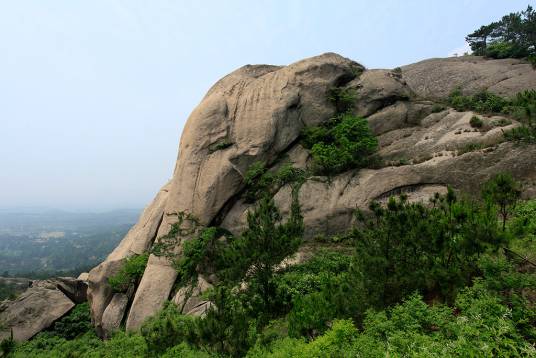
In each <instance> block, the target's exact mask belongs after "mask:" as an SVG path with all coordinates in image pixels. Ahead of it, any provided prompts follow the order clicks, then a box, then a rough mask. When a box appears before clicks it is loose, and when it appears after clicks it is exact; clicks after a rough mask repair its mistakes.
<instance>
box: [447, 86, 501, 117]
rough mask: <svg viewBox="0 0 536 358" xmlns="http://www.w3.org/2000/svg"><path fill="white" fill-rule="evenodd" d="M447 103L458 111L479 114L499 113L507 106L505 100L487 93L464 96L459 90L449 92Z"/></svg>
mask: <svg viewBox="0 0 536 358" xmlns="http://www.w3.org/2000/svg"><path fill="white" fill-rule="evenodd" d="M448 101H449V104H450V105H451V106H452V107H453V108H454V109H456V110H458V111H468V110H474V111H476V112H479V113H501V112H502V111H503V109H505V108H506V107H507V106H508V104H509V103H508V100H506V99H505V98H502V97H501V96H498V95H496V94H493V93H491V92H488V91H481V92H478V93H476V94H475V95H473V96H464V95H463V94H462V92H461V90H460V89H459V88H457V89H455V90H454V91H452V92H451V94H450V95H449V99H448Z"/></svg>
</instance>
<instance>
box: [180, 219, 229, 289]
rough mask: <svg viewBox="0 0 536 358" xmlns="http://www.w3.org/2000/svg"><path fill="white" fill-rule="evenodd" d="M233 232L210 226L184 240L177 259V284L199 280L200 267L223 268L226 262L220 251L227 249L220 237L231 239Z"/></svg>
mask: <svg viewBox="0 0 536 358" xmlns="http://www.w3.org/2000/svg"><path fill="white" fill-rule="evenodd" d="M231 236H232V235H231V233H230V232H228V231H227V230H224V229H221V228H217V227H209V228H206V229H203V230H202V231H201V232H200V234H199V235H198V236H197V237H196V238H194V239H191V240H187V241H185V242H184V245H183V249H182V255H180V256H179V257H178V258H177V259H176V260H175V261H174V264H175V268H176V269H177V272H178V277H177V284H178V285H179V286H186V285H187V284H193V283H195V282H196V281H197V274H198V268H199V267H204V269H205V270H208V269H214V270H218V269H221V268H222V267H223V266H224V265H225V263H224V262H222V261H221V260H222V257H221V255H219V253H221V252H223V251H224V250H225V244H226V242H224V241H222V240H220V239H222V238H223V239H230V238H231Z"/></svg>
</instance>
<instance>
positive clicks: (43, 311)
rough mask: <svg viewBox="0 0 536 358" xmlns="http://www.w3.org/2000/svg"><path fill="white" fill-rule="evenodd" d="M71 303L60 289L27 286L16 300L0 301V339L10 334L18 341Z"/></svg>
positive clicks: (61, 312) (25, 338)
mask: <svg viewBox="0 0 536 358" xmlns="http://www.w3.org/2000/svg"><path fill="white" fill-rule="evenodd" d="M73 307H74V303H73V302H72V301H71V300H70V299H69V298H67V296H65V295H64V294H63V293H62V292H61V291H59V290H57V289H55V288H53V289H50V288H46V287H43V286H41V287H40V286H37V287H31V288H29V289H27V290H26V291H25V292H24V293H22V294H21V295H20V296H19V297H18V298H17V299H16V300H14V301H12V302H8V303H7V304H5V305H3V306H2V308H1V311H0V321H1V322H2V324H3V326H4V328H2V329H1V330H0V341H2V340H3V339H7V338H9V337H10V334H11V333H10V330H13V339H14V340H15V341H17V342H22V341H25V340H28V339H30V338H32V337H33V336H34V335H36V334H37V333H39V332H41V331H42V330H43V329H46V328H48V327H50V325H52V323H54V322H55V321H56V320H58V319H59V318H61V317H62V316H64V315H65V314H66V313H67V312H69V311H70V310H71V309H72V308H73Z"/></svg>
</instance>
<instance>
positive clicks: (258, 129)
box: [88, 54, 536, 334]
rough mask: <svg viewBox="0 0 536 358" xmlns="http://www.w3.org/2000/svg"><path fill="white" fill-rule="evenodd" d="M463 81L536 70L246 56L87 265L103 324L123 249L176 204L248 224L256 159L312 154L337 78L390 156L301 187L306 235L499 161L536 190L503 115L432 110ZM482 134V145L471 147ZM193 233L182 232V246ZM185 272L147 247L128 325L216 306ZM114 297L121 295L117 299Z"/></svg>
mask: <svg viewBox="0 0 536 358" xmlns="http://www.w3.org/2000/svg"><path fill="white" fill-rule="evenodd" d="M457 86H461V88H462V90H464V91H466V93H474V92H476V91H478V90H481V89H486V88H487V89H489V90H491V91H494V92H496V93H499V94H501V95H506V96H511V95H514V94H515V93H516V92H518V91H520V90H523V89H533V88H536V71H534V70H532V68H530V65H528V64H526V63H523V62H521V61H519V60H485V59H482V58H479V57H473V56H468V57H461V58H449V59H432V60H427V61H422V62H419V63H416V64H413V65H408V66H404V67H403V68H402V70H401V71H398V70H396V71H394V70H393V71H391V70H364V68H363V67H362V66H361V65H359V64H357V63H355V62H353V61H351V60H349V59H346V58H343V57H341V56H339V55H336V54H324V55H321V56H317V57H313V58H309V59H305V60H303V61H299V62H296V63H294V64H291V65H289V66H285V67H278V66H267V65H260V66H249V65H248V66H244V67H242V68H240V69H238V70H236V71H234V72H232V73H231V74H229V75H227V76H225V77H224V78H222V79H221V80H220V81H218V82H217V83H216V84H215V85H214V86H213V87H212V88H211V89H210V90H209V91H208V93H207V94H206V96H205V97H204V98H203V100H202V102H201V103H200V104H199V106H198V107H197V108H196V109H195V110H194V111H193V112H192V114H191V115H190V117H189V119H188V122H187V123H186V126H185V128H184V132H183V134H182V137H181V142H180V148H179V156H178V159H177V163H176V167H175V171H174V174H173V178H172V179H171V181H170V182H169V183H168V184H167V185H166V186H165V187H164V188H163V189H162V190H161V191H160V192H159V194H158V195H157V197H156V198H155V200H154V201H153V203H152V204H151V205H150V206H149V207H148V208H147V209H146V210H145V211H144V213H143V215H142V217H141V218H140V222H139V223H138V224H136V226H135V227H134V228H133V229H132V230H131V231H130V232H129V233H128V234H127V236H126V237H125V238H124V239H123V241H122V242H121V244H120V245H119V246H118V247H117V248H116V249H115V250H114V251H113V252H112V254H110V256H109V257H108V258H107V259H106V260H105V261H104V262H103V263H102V264H101V265H99V266H97V267H96V268H94V269H93V270H92V271H91V272H90V273H89V289H88V297H89V300H90V302H91V310H92V317H93V321H94V323H95V325H96V327H97V330H98V332H100V333H101V334H103V333H105V332H104V331H106V330H107V329H108V328H107V327H108V325H106V327H103V323H102V320H103V313H104V312H105V310H106V311H108V308H107V307H108V306H109V305H110V302H112V301H114V299H115V297H116V296H113V292H112V291H111V288H110V287H109V285H108V283H107V278H108V277H110V275H113V274H114V273H116V272H117V271H118V270H119V269H120V267H121V264H122V262H123V259H124V258H125V257H128V256H129V255H132V254H134V253H138V254H139V253H142V252H143V251H145V250H147V249H149V248H150V247H151V245H152V244H153V242H154V240H155V239H156V241H158V238H159V237H161V236H163V235H165V234H166V233H168V232H169V230H170V227H171V225H172V224H173V223H175V222H176V220H177V215H176V214H177V213H178V212H183V211H184V212H188V213H191V214H193V215H194V216H195V217H197V218H198V219H199V220H200V222H201V224H204V225H214V224H216V225H220V226H223V227H225V228H228V229H229V230H231V231H233V232H235V233H239V232H240V231H241V230H242V229H243V228H244V225H245V218H246V213H247V210H249V209H250V208H251V205H249V204H246V203H245V202H244V201H243V200H242V199H241V198H240V193H241V191H242V189H243V187H244V183H243V176H244V173H245V172H246V170H247V168H248V167H249V166H250V165H251V164H252V163H254V162H255V161H258V160H261V161H264V162H266V163H267V164H268V166H270V167H272V168H274V167H277V166H278V165H280V164H281V163H278V162H277V160H278V158H281V157H285V158H288V160H290V161H291V162H292V163H294V165H295V166H297V167H301V168H306V167H307V166H308V165H309V163H310V160H311V159H310V155H309V153H308V151H307V150H305V149H304V148H303V147H302V146H301V145H300V144H299V134H300V131H301V130H302V128H303V127H304V126H310V125H316V124H319V123H322V122H324V121H327V120H329V118H330V117H331V116H333V114H334V112H335V108H334V106H333V105H332V104H331V103H329V102H328V101H327V95H326V93H327V90H328V89H330V88H332V87H345V88H347V89H350V90H352V91H354V92H355V93H356V95H357V98H356V101H355V104H354V108H353V111H354V113H356V114H359V115H362V116H367V119H368V121H369V124H370V126H371V129H372V130H373V132H374V133H375V134H376V135H378V139H379V143H380V148H379V152H378V154H379V155H380V156H381V157H382V158H383V159H384V160H385V162H386V164H385V165H384V166H383V167H381V168H378V169H362V170H358V171H357V170H351V171H348V172H345V173H342V174H339V175H336V176H334V177H333V178H331V180H330V181H328V180H327V178H325V177H313V178H310V179H309V180H307V181H306V183H305V184H304V185H303V186H302V188H301V190H300V194H299V199H300V203H301V208H302V213H303V216H304V221H305V226H306V230H307V231H306V237H314V236H315V235H319V234H331V233H339V232H341V231H344V230H346V229H348V227H349V226H350V225H351V224H352V220H353V212H354V210H355V209H356V208H362V209H366V208H367V207H368V205H369V204H370V202H371V201H373V200H380V201H384V200H387V198H388V197H389V196H391V195H398V194H400V193H405V194H407V195H408V197H409V200H412V201H426V200H428V198H429V197H430V196H432V195H433V194H434V193H435V192H440V193H443V192H445V191H446V190H447V189H446V188H447V185H451V186H452V187H453V188H454V189H458V190H463V191H466V192H469V193H473V194H478V193H479V192H480V188H479V183H481V182H482V181H483V180H486V179H487V178H489V177H491V176H492V175H493V174H495V173H497V172H498V171H505V170H507V171H510V172H512V174H513V175H514V176H515V177H516V178H517V179H518V180H522V181H523V182H524V184H525V186H524V188H525V194H524V195H529V196H530V195H536V190H535V189H534V187H535V185H534V183H535V182H536V165H535V164H536V146H534V145H531V146H524V147H522V148H521V147H517V146H514V145H512V144H511V143H501V142H502V130H505V129H508V127H496V126H495V125H494V123H495V121H496V120H497V119H499V117H493V118H487V117H483V121H484V122H485V126H484V127H483V128H481V129H480V130H475V129H473V128H471V127H470V125H469V120H470V118H471V117H472V116H473V115H474V113H472V112H457V111H454V110H452V109H446V110H444V111H441V112H439V113H432V109H433V104H434V102H432V101H430V100H434V99H435V100H437V99H444V98H445V97H446V96H447V95H448V94H449V93H450V92H451V91H452V90H453V89H454V88H456V87H457ZM515 125H517V123H515V122H514V123H512V126H515ZM473 144H479V145H482V147H483V149H479V150H474V151H470V152H467V153H464V151H466V148H467V146H468V145H473ZM218 148H220V149H219V150H218ZM221 148H223V149H221ZM289 191H290V189H289V188H288V187H283V188H281V190H280V191H279V192H278V193H277V194H276V195H275V200H276V203H277V204H278V205H279V206H280V209H281V211H282V213H283V214H285V213H287V212H288V208H289V206H290V202H289V199H290V195H289ZM187 239H189V238H188V237H184V238H179V240H178V245H177V247H176V252H177V254H180V246H181V245H180V242H181V241H182V240H187ZM176 276H177V274H176V271H175V269H174V268H173V267H172V266H171V265H170V263H169V262H168V261H167V260H166V259H165V258H162V257H156V256H154V255H151V256H150V257H149V262H148V265H147V268H146V270H145V273H144V275H143V277H142V279H141V281H140V284H139V286H138V287H137V290H136V292H135V295H134V298H133V301H132V305H131V308H130V311H129V312H128V314H127V322H126V326H127V329H129V330H136V329H138V328H139V327H140V325H141V324H142V323H143V321H144V320H145V319H147V318H148V317H149V316H151V315H153V314H154V313H156V312H157V311H158V310H159V309H160V308H161V307H162V306H163V304H164V302H165V301H166V300H168V299H170V297H173V296H174V298H175V301H177V303H179V304H182V305H184V307H183V308H185V307H186V306H187V309H186V310H184V312H185V313H188V314H203V312H205V311H206V309H207V308H208V307H210V303H207V302H206V301H202V300H201V299H198V298H196V299H194V300H192V301H191V302H190V300H189V299H186V296H185V295H184V293H185V292H184V290H182V291H181V290H178V292H173V284H174V282H175V280H176ZM112 296H113V297H114V299H112ZM115 301H119V298H117V299H115ZM122 302H123V301H121V302H120V303H122ZM116 306H121V307H122V305H119V304H118V303H117V302H114V303H113V307H116ZM110 310H112V308H110ZM113 310H115V308H114V309H113ZM114 322H115V321H114Z"/></svg>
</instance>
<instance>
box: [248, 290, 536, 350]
mask: <svg viewBox="0 0 536 358" xmlns="http://www.w3.org/2000/svg"><path fill="white" fill-rule="evenodd" d="M534 354H536V350H535V349H534V346H532V345H531V344H530V343H528V342H527V341H525V340H524V339H523V337H522V336H521V335H520V334H519V333H518V332H517V331H516V328H515V324H514V322H513V321H512V318H511V314H510V311H509V309H508V307H507V306H504V305H502V304H501V303H500V300H499V299H498V298H497V296H495V295H493V294H492V293H490V292H488V291H487V290H485V289H483V288H482V287H481V286H478V285H476V286H475V287H472V288H469V289H466V290H464V291H463V292H462V293H461V294H460V295H459V297H458V299H457V300H456V304H455V307H454V308H450V307H447V306H444V305H435V306H428V305H427V304H426V303H425V302H423V300H422V298H421V297H420V296H419V295H412V296H410V297H408V298H407V299H406V300H404V302H403V303H401V304H399V305H396V306H394V307H393V308H391V309H388V310H383V311H372V310H369V311H368V312H367V315H366V318H365V320H364V322H363V330H362V331H359V330H358V329H357V328H356V327H355V326H354V325H353V323H352V321H350V320H338V321H335V322H333V326H332V328H331V329H329V330H328V331H326V333H325V334H324V335H322V336H319V337H318V338H316V339H315V340H313V341H311V342H309V343H305V342H304V341H303V340H301V339H291V338H285V339H281V340H278V341H275V342H272V343H271V344H270V345H268V346H260V345H257V346H255V347H254V348H253V349H252V350H250V352H249V353H248V357H386V356H387V357H390V356H392V357H409V356H411V357H414V356H416V357H481V356H484V357H496V356H532V355H534Z"/></svg>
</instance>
